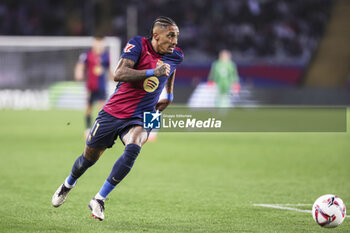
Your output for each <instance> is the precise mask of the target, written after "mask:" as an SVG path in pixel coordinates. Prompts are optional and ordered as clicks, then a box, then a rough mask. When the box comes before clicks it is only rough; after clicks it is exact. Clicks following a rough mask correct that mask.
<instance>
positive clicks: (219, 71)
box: [208, 50, 241, 108]
mask: <svg viewBox="0 0 350 233" xmlns="http://www.w3.org/2000/svg"><path fill="white" fill-rule="evenodd" d="M208 84H209V85H210V86H214V85H216V87H217V90H218V93H217V96H216V100H215V106H216V107H220V108H224V107H230V105H231V104H230V103H231V98H230V93H231V90H232V92H233V93H234V94H239V92H240V89H241V88H240V84H239V76H238V72H237V67H236V65H235V63H234V62H233V61H232V60H231V53H230V52H229V51H228V50H222V51H220V53H219V59H218V60H217V61H214V62H213V64H212V66H211V69H210V73H209V81H208Z"/></svg>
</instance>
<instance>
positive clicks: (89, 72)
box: [74, 36, 110, 137]
mask: <svg viewBox="0 0 350 233" xmlns="http://www.w3.org/2000/svg"><path fill="white" fill-rule="evenodd" d="M109 64H110V63H109V53H108V51H106V50H105V44H104V41H103V37H99V36H96V37H94V40H93V43H92V47H91V49H90V50H88V51H87V52H85V53H82V54H81V55H80V56H79V60H78V62H77V64H76V66H75V72H74V76H75V80H77V81H83V80H84V77H86V79H85V81H86V90H87V107H86V112H85V122H86V131H85V137H87V135H88V133H89V129H90V127H91V114H92V110H93V105H94V103H95V102H97V103H98V107H99V110H101V109H102V107H103V105H104V103H105V101H106V94H107V93H106V92H107V91H106V90H107V83H108V80H109V79H108V77H109V76H110V71H109V70H110V69H109Z"/></svg>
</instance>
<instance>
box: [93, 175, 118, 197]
mask: <svg viewBox="0 0 350 233" xmlns="http://www.w3.org/2000/svg"><path fill="white" fill-rule="evenodd" d="M114 188H115V185H112V184H110V183H109V182H108V181H107V180H106V181H105V183H104V184H103V185H102V187H101V189H100V191H99V192H98V193H97V194H96V196H95V198H96V199H101V200H105V199H106V197H107V195H108V194H109V193H110V192H112V190H113V189H114Z"/></svg>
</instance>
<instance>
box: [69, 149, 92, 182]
mask: <svg viewBox="0 0 350 233" xmlns="http://www.w3.org/2000/svg"><path fill="white" fill-rule="evenodd" d="M95 163H96V161H93V162H91V161H89V160H87V159H86V158H85V157H84V155H80V156H79V157H78V158H77V159H76V160H75V162H74V165H73V168H72V172H71V174H70V175H69V177H71V178H69V177H68V178H69V179H68V180H67V181H68V184H70V185H73V184H71V183H72V182H76V180H77V179H78V178H79V177H80V176H81V175H83V174H84V172H85V171H86V170H87V169H88V168H89V167H91V166H92V165H94V164H95Z"/></svg>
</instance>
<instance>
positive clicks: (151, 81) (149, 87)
mask: <svg viewBox="0 0 350 233" xmlns="http://www.w3.org/2000/svg"><path fill="white" fill-rule="evenodd" d="M158 86H159V80H158V78H157V77H155V76H151V77H148V78H146V79H145V81H143V89H144V90H145V91H146V92H154V91H155V90H156V89H157V87H158Z"/></svg>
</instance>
